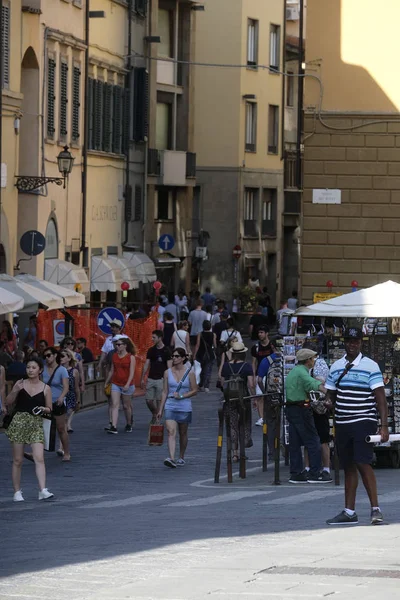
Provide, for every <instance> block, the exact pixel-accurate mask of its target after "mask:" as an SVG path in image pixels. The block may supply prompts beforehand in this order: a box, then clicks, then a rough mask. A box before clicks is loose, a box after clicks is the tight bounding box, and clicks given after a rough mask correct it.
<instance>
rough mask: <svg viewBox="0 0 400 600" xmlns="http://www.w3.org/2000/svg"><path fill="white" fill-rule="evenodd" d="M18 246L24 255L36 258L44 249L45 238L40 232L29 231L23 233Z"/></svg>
mask: <svg viewBox="0 0 400 600" xmlns="http://www.w3.org/2000/svg"><path fill="white" fill-rule="evenodd" d="M19 245H20V247H21V250H22V252H24V254H28V256H37V255H38V254H41V253H42V252H43V251H44V249H45V248H46V238H45V237H44V235H43V234H42V233H40V231H36V230H35V229H31V230H30V231H25V233H24V234H23V235H22V237H21V239H20V241H19Z"/></svg>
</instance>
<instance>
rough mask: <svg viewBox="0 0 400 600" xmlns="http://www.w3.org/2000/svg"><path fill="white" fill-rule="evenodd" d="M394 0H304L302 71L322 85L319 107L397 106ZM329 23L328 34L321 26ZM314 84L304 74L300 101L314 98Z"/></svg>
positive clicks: (398, 14)
mask: <svg viewBox="0 0 400 600" xmlns="http://www.w3.org/2000/svg"><path fill="white" fill-rule="evenodd" d="M399 18H400V4H399V2H398V0H385V2H384V3H382V4H381V5H379V6H378V5H377V3H376V2H375V1H374V0H362V1H361V0H335V1H334V2H332V0H309V1H308V3H307V43H306V59H307V67H308V70H307V72H309V73H312V74H314V75H317V76H319V77H320V78H321V79H322V81H323V85H324V97H323V110H326V111H329V110H333V111H344V110H348V111H367V112H382V111H384V112H395V111H398V110H399V109H400V83H399V80H398V77H396V75H395V73H396V72H397V65H398V58H397V55H398V22H399ZM326 26H328V28H329V34H327V35H322V33H321V32H323V31H324V30H326ZM319 93H320V91H319V85H318V83H317V82H316V81H311V80H309V79H307V80H306V93H305V105H306V106H315V105H318V104H319Z"/></svg>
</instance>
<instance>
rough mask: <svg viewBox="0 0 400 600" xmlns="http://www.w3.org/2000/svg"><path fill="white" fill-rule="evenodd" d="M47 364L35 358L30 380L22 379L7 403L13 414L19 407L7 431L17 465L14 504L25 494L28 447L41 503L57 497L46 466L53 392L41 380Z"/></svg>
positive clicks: (13, 468) (14, 477) (32, 360)
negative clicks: (46, 425) (50, 487)
mask: <svg viewBox="0 0 400 600" xmlns="http://www.w3.org/2000/svg"><path fill="white" fill-rule="evenodd" d="M42 371H43V363H42V361H41V360H40V358H32V359H30V360H29V361H28V363H27V366H26V373H27V375H28V379H27V380H24V379H20V380H19V381H17V382H16V384H15V385H14V387H13V389H12V392H11V393H10V394H9V395H8V396H7V398H6V400H5V402H6V405H7V406H8V407H9V410H10V412H11V410H12V408H11V407H12V405H13V404H15V410H14V414H13V416H12V419H11V422H10V424H9V426H8V428H7V430H6V435H7V437H8V439H9V440H10V442H11V444H12V452H13V466H12V482H13V486H14V498H13V499H14V502H23V501H24V497H23V495H22V491H21V468H22V463H23V460H24V446H25V444H29V445H30V446H31V447H32V455H33V460H34V463H35V468H36V477H37V480H38V483H39V500H47V499H48V498H52V497H53V495H54V494H52V493H51V492H49V491H48V489H47V488H46V469H45V465H44V433H43V419H42V416H41V415H43V414H51V410H52V401H51V390H50V388H49V387H48V386H47V385H46V384H43V382H42V381H40V379H39V377H40V374H41V373H42Z"/></svg>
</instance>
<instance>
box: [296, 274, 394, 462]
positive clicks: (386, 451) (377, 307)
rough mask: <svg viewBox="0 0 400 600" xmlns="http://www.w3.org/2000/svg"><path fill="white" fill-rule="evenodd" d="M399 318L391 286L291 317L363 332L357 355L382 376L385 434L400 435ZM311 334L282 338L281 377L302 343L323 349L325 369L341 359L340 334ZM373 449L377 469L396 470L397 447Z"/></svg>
mask: <svg viewBox="0 0 400 600" xmlns="http://www.w3.org/2000/svg"><path fill="white" fill-rule="evenodd" d="M399 315H400V285H399V284H398V283H395V282H393V281H387V282H385V283H381V284H378V285H375V286H373V287H371V288H367V289H363V290H359V291H356V292H352V293H350V294H345V295H343V296H338V297H336V298H331V299H329V300H325V301H324V302H319V303H317V304H313V305H311V306H303V307H301V308H299V309H298V310H297V311H296V313H295V316H307V317H319V318H321V317H323V318H325V319H326V318H328V317H329V318H331V319H332V318H336V319H339V320H342V321H343V324H344V330H345V329H346V328H347V327H351V326H357V327H360V328H362V329H363V331H364V333H365V337H364V339H363V346H362V352H363V353H364V354H365V355H367V356H369V357H370V358H371V359H372V360H374V361H375V362H377V363H378V365H379V367H380V369H381V371H382V373H383V379H384V383H385V394H386V398H387V401H388V409H389V411H388V427H389V433H390V434H392V433H396V434H398V433H400V317H399ZM322 321H324V319H322ZM310 333H311V334H314V336H313V337H309V336H308V337H307V336H305V335H293V336H291V337H287V338H285V343H284V372H285V375H286V374H287V372H288V371H289V370H290V368H292V367H293V366H294V355H295V353H296V351H297V350H298V349H300V348H301V347H302V345H303V344H304V342H305V340H306V339H307V341H313V342H314V343H316V344H317V345H318V346H319V347H320V348H321V349H322V352H321V354H322V356H323V357H324V358H325V360H326V362H327V363H328V365H329V366H330V365H331V364H332V363H333V362H335V361H336V360H338V359H339V358H341V357H342V356H343V355H344V354H345V348H344V339H343V336H342V333H343V332H342V331H339V332H336V335H326V331H324V332H321V331H320V332H319V333H318V335H315V333H316V332H313V331H311V332H310ZM330 333H331V332H330ZM285 429H286V428H285ZM285 434H286V431H285ZM285 437H286V435H285ZM374 448H375V454H376V458H377V464H378V465H379V466H392V467H393V468H398V467H400V443H399V442H393V441H390V442H386V443H377V444H375V447H374Z"/></svg>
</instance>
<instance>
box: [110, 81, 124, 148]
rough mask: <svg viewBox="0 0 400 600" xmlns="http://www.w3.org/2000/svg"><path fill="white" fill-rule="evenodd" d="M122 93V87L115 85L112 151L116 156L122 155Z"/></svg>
mask: <svg viewBox="0 0 400 600" xmlns="http://www.w3.org/2000/svg"><path fill="white" fill-rule="evenodd" d="M122 91H123V89H122V87H120V86H119V85H114V94H113V95H114V106H113V142H112V151H113V152H114V153H115V154H121V150H122Z"/></svg>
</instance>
